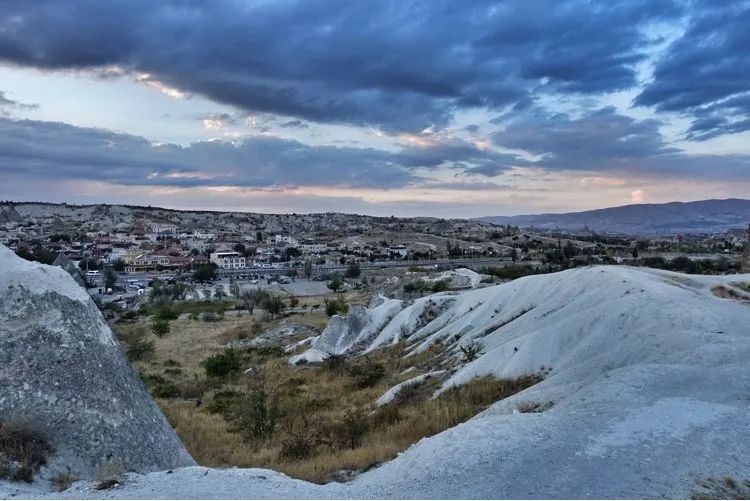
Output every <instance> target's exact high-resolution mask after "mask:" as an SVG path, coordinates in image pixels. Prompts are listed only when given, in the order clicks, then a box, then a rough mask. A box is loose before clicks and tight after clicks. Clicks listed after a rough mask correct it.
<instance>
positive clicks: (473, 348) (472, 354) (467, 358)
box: [459, 341, 482, 363]
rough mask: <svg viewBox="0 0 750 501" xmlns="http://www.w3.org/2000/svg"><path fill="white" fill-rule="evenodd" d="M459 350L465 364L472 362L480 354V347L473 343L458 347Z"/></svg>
mask: <svg viewBox="0 0 750 501" xmlns="http://www.w3.org/2000/svg"><path fill="white" fill-rule="evenodd" d="M459 349H460V350H461V353H462V354H463V356H464V357H463V359H464V360H463V361H464V362H466V363H468V362H473V361H474V360H476V359H477V358H479V355H481V354H482V347H481V346H479V344H477V343H475V342H474V341H472V342H470V343H468V344H465V345H463V346H461V347H459Z"/></svg>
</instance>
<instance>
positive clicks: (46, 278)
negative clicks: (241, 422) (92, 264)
mask: <svg viewBox="0 0 750 501" xmlns="http://www.w3.org/2000/svg"><path fill="white" fill-rule="evenodd" d="M0 421H2V422H15V423H20V424H23V425H25V426H26V427H28V428H31V429H32V430H33V431H35V432H37V433H40V434H41V435H42V436H44V437H45V438H46V439H47V440H48V441H49V442H50V445H52V447H53V448H54V453H53V455H52V457H51V460H50V464H49V466H50V469H49V472H50V473H51V474H54V473H56V472H65V473H69V474H71V475H73V476H76V477H79V478H90V477H92V476H93V474H94V472H95V470H96V469H97V467H99V466H102V465H105V464H107V463H116V464H117V465H119V467H121V468H124V469H125V470H127V471H140V472H147V471H154V470H163V469H168V468H175V467H179V466H191V465H194V464H195V463H194V461H193V459H192V458H191V457H190V455H189V454H188V453H187V451H186V450H185V448H184V447H183V445H182V443H181V442H180V440H179V439H178V438H177V435H176V434H175V432H174V430H172V428H171V427H170V426H169V424H168V423H167V421H166V420H165V419H164V416H163V415H162V413H161V412H160V411H159V408H158V407H157V406H156V404H155V403H154V401H153V400H152V399H151V397H150V396H149V394H148V392H147V391H146V389H145V387H144V386H143V383H142V382H141V380H140V379H139V378H138V376H136V374H135V373H134V371H133V369H132V368H131V366H130V363H129V362H128V361H127V359H126V358H125V356H124V355H123V353H122V350H121V349H120V346H119V345H118V343H117V341H115V339H114V337H113V336H112V332H111V331H110V329H109V327H108V326H107V324H106V323H105V322H104V320H103V319H102V316H101V314H100V313H99V310H98V309H97V308H96V305H95V304H94V303H93V301H92V300H91V299H90V298H89V296H88V294H87V293H86V291H85V290H84V289H82V288H81V287H80V286H79V285H78V284H77V283H76V282H75V281H74V280H73V278H72V277H71V276H70V275H69V274H68V273H67V272H66V271H65V270H63V269H62V268H60V267H57V266H45V265H42V264H39V263H32V262H29V261H26V260H24V259H21V258H19V257H17V256H16V255H15V254H14V253H13V252H12V251H10V250H9V249H8V248H7V247H5V246H3V245H0Z"/></svg>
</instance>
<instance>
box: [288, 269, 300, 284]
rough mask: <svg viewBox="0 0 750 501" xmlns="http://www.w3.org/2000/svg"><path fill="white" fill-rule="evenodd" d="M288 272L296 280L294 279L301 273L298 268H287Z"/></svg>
mask: <svg viewBox="0 0 750 501" xmlns="http://www.w3.org/2000/svg"><path fill="white" fill-rule="evenodd" d="M286 274H287V276H288V277H289V278H291V279H292V281H293V282H294V281H296V280H297V276H298V275H299V272H298V271H297V268H289V270H287V272H286Z"/></svg>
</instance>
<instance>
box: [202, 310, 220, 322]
mask: <svg viewBox="0 0 750 501" xmlns="http://www.w3.org/2000/svg"><path fill="white" fill-rule="evenodd" d="M200 318H201V320H202V321H204V322H218V321H219V320H221V317H219V315H217V314H216V313H214V312H212V311H207V312H205V313H201V316H200Z"/></svg>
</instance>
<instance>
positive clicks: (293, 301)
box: [289, 294, 299, 308]
mask: <svg viewBox="0 0 750 501" xmlns="http://www.w3.org/2000/svg"><path fill="white" fill-rule="evenodd" d="M298 304H299V299H297V296H295V295H294V294H290V295H289V306H290V307H291V308H294V307H295V306H297V305H298Z"/></svg>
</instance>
